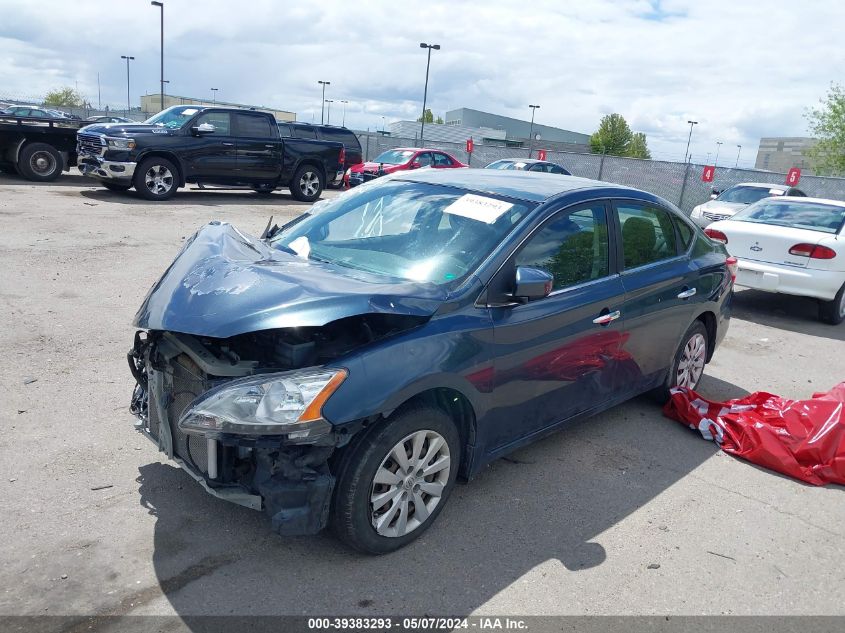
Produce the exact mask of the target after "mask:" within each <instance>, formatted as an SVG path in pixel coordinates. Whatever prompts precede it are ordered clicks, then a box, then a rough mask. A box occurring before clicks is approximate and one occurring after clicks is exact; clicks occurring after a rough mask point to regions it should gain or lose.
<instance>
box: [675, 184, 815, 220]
mask: <svg viewBox="0 0 845 633" xmlns="http://www.w3.org/2000/svg"><path fill="white" fill-rule="evenodd" d="M806 195H807V194H805V193H804V192H803V191H801V190H800V189H796V188H795V187H790V186H789V185H774V184H772V183H767V182H741V183H739V184H736V185H734V186H733V187H729V188H728V189H725V190H724V191H722V192H721V193H719V192H717V191H715V190H714V192H713V194H712V195H711V196H710V197H711V198H712V199H711V200H710V201H709V202H705V203H704V204H700V205H698V206H697V207H695V208H694V209H693V210H692V213H691V214H690V219H691V220H692V221H693V222H695V223H696V224H698V226H700V227H702V228H705V227H707V225H709V224H711V223H713V222H718V221H719V220H727V219H728V218H730V217H732V216H733V214H734V213H736V212H737V211H739V210H740V209H744V208H745V207H747V206H748V205H749V204H753V203H755V202H757V201H758V200H762V199H763V198H770V197H772V196H806Z"/></svg>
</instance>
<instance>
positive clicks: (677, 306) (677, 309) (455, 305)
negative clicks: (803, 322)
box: [135, 169, 731, 477]
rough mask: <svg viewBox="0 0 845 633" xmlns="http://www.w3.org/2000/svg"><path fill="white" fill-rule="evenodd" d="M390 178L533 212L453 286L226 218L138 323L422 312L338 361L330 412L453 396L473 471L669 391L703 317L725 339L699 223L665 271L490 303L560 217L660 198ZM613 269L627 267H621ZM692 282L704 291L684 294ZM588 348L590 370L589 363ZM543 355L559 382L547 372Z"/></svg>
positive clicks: (166, 281) (595, 188)
mask: <svg viewBox="0 0 845 633" xmlns="http://www.w3.org/2000/svg"><path fill="white" fill-rule="evenodd" d="M392 178H393V179H394V180H396V179H399V180H406V181H413V182H432V183H437V184H440V185H446V186H452V187H456V188H460V189H465V190H467V191H472V192H476V193H481V194H487V195H494V196H500V197H510V198H516V199H520V200H528V201H532V202H536V203H538V204H537V206H536V207H535V208H534V209H533V210H532V211H531V212H530V213H529V214H528V215H527V216H526V218H524V219H523V220H522V221H521V223H520V224H519V225H518V226H517V227H516V228H515V229H514V230H513V231H512V232H511V233H510V234H509V235H508V236H507V237H506V238H505V239H504V240H503V241H502V242H501V243H500V244H499V245H498V247H497V248H496V249H495V250H494V251H493V252H492V253H490V255H489V256H488V257H487V258H486V259H485V260H484V261H483V262H482V263H481V264H480V265H479V267H478V268H477V270H476V271H475V273H474V274H472V275H469V276H468V277H467V278H466V279H464V280H463V281H461V282H460V283H458V284H457V285H455V286H453V287H449V286H440V287H435V286H432V285H429V284H419V283H411V282H407V281H395V282H393V281H386V280H385V278H384V277H378V278H375V277H370V276H368V275H367V274H365V273H358V272H355V271H350V270H348V269H344V268H341V267H337V266H331V265H327V264H322V263H319V262H313V261H306V260H303V259H300V258H297V257H296V256H293V255H289V254H286V253H283V252H281V251H278V250H276V249H273V248H272V247H270V246H269V245H268V244H267V243H266V242H263V241H260V240H257V239H255V238H250V237H249V236H246V235H244V234H242V233H240V232H238V231H236V230H235V229H233V228H232V227H229V226H228V225H210V226H207V227H205V229H203V230H201V231H200V232H199V233H198V234H197V236H196V237H195V238H194V239H193V240H192V242H191V243H189V244H187V245H186V247H185V248H184V249H183V252H182V253H181V254H180V256H179V257H178V258H177V260H176V261H175V262H174V263H173V264H172V265H171V267H170V268H169V269H168V271H167V272H166V273H165V275H164V276H163V277H162V279H161V280H160V281H159V282H158V283H157V284H156V285H155V286H154V287H153V288H152V289H151V291H150V293H149V294H148V296H147V298H146V299H145V300H144V304H143V305H142V307H141V309H140V310H139V312H138V315H137V316H136V320H135V325H137V326H138V327H141V328H145V329H153V330H172V331H177V332H186V333H190V334H197V335H204V336H214V337H227V336H231V335H234V334H238V333H242V332H252V331H258V330H262V329H272V328H279V327H290V326H296V325H323V324H326V323H329V322H331V321H335V320H337V319H340V318H343V317H346V316H351V315H355V314H365V313H372V312H392V313H396V314H408V315H415V316H419V317H421V324H420V325H419V326H418V327H416V328H413V329H410V330H407V331H405V332H403V333H401V334H398V335H395V336H393V337H391V338H388V339H385V340H381V341H377V342H375V343H373V344H370V345H368V346H365V347H363V348H360V349H358V350H356V351H354V352H351V353H350V354H348V355H347V356H346V357H342V358H340V359H337V360H336V361H335V362H333V363H332V364H331V365H332V366H335V367H344V368H346V369H347V370H348V372H349V375H348V378H347V379H346V380H345V382H344V383H343V384H342V385H341V386H340V388H339V389H338V390H337V391H336V392H335V393H334V394H333V395H332V396H331V397H330V398H329V400H328V401H327V402H326V403H325V405H324V407H323V415H324V417H325V418H326V419H327V420H328V421H329V422H330V423H331V424H333V425H334V426H335V428H336V429H338V430H342V429H343V428H344V427H347V428H348V429H357V428H358V426H357V425H358V424H359V423H360V421H361V420H362V419H365V418H372V417H373V416H387V415H389V414H390V413H391V412H392V411H393V410H395V409H396V408H397V407H399V406H400V405H402V404H403V403H404V402H407V401H408V400H409V399H411V398H413V397H415V396H417V395H419V394H421V393H423V392H426V391H429V390H432V389H439V390H447V391H443V393H444V394H448V397H450V398H454V399H465V400H466V402H467V403H468V404H469V406H470V407H471V410H472V421H471V424H470V425H469V428H467V429H465V437H464V439H465V441H466V446H465V449H466V451H467V452H466V454H465V455H464V457H463V463H462V473H463V474H464V476H466V477H471V476H472V475H473V474H475V473H477V472H478V471H479V470H480V469H481V468H482V467H483V466H484V465H485V464H486V463H488V462H489V461H492V460H493V459H495V458H496V457H498V456H500V455H502V454H504V453H506V452H508V451H510V450H513V449H515V448H517V447H519V446H521V445H523V444H526V443H528V442H530V441H532V440H534V439H536V438H537V437H540V436H542V435H545V434H547V433H550V432H553V431H554V430H556V429H557V428H559V427H560V426H562V425H563V424H565V423H567V422H570V421H573V420H577V419H580V418H583V417H585V416H587V415H593V414H595V413H597V412H600V411H602V410H605V409H607V408H609V407H611V406H614V405H615V404H618V403H619V402H622V401H624V400H627V399H628V398H630V397H632V396H634V395H637V394H639V393H642V392H644V391H647V390H648V389H651V388H653V387H655V386H658V385H659V384H662V382H663V381H664V379H665V377H666V373H667V371H668V368H669V366H670V365H671V362H672V358H673V356H674V354H675V351H676V350H677V347H678V345H679V342H680V339H681V337H682V335H683V333H684V332H685V331H686V329H687V328H688V327H689V326H690V325H691V324H692V322H693V321H694V320H695V319H696V318H699V317H700V316H701V315H703V314H705V313H710V314H712V315H713V322H714V323H715V326H716V331H715V334H716V339H715V340H716V342H718V341H720V340H721V339H722V337H723V336H724V333H725V331H726V329H727V324H728V320H729V318H730V296H731V283H730V279H729V278H728V275H727V268H726V265H725V254H724V251H723V249H722V250H721V251H720V249H719V247H718V246H716V245H713V244H712V243H710V242H709V241H706V242H701V243H702V244H706V245H708V244H709V246H708V248H707V249H705V251H706V252H705V251H702V252H700V253H697V254H695V255H693V251H694V248H693V247H694V246H695V245H696V244H699V242H700V241H701V240H707V238H705V237H704V236H703V235H702V234H701V232H700V231H699V230H697V229H696V232H695V233H694V238H693V240H692V243H693V244H692V246H691V247H690V249H689V250H688V251H687V253H686V254H684V255H680V256H678V257H676V258H673V259H671V260H667V261H665V262H659V263H658V264H657V265H653V266H649V267H643V268H642V269H639V270H634V271H622V270H614V269H613V268H612V269H611V271H610V273H611V275H610V277H608V278H605V279H602V280H599V281H598V282H593V283H590V284H586V285H584V286H583V287H578V288H574V289H569V290H565V291H563V292H561V293H560V294H558V295H555V296H553V297H548V298H546V299H542V300H539V301H536V302H530V303H528V304H524V305H510V306H488V305H487V303H486V292H487V288H488V286H489V284H490V283H491V280H493V279H494V276H495V275H496V274H497V272H498V271H499V270H500V269H501V268H502V266H503V265H504V264H505V262H506V261H507V260H508V259H509V257H510V255H511V253H512V252H513V251H514V249H515V248H517V246H518V245H519V244H520V243H521V242H522V241H523V240H524V239H526V238H527V237H528V235H529V234H530V233H531V232H532V231H533V230H534V229H535V228H536V227H537V226H539V225H540V224H541V223H542V222H543V221H544V220H545V219H547V218H548V217H549V216H550V215H551V214H552V213H555V212H557V211H559V210H562V209H565V208H568V207H570V206H572V205H576V204H579V203H583V202H588V201H597V200H599V201H605V200H612V199H618V198H624V199H628V200H635V201H643V202H652V203H656V204H658V205H660V206H661V207H663V208H667V209H673V206H672V205H671V204H669V203H667V202H666V201H664V200H661V199H660V198H658V197H657V196H654V195H652V194H649V193H646V192H642V191H638V190H634V189H630V188H627V187H620V186H617V185H612V184H608V183H599V182H596V181H590V180H585V179H581V178H574V177H566V176H560V175H544V174H524V173H521V172H497V171H494V170H469V169H468V170H419V171H416V172H412V173H408V174H406V175H401V176H398V177H397V176H393V177H392ZM675 212H676V213H680V212H679V211H677V209H675ZM617 229H618V227H617ZM699 245H700V244H699ZM612 262H613V266H616V267H618V258H616V257H614V258H612ZM691 284H694V285H695V286H696V288H697V289H698V292H697V294H696V295H695V296H694V297H693V298H691V299H689V300H686V301H682V300H679V299H677V294H678V293H679V292H680V291H681V290H682V289H683V288H684V287H689V286H690V285H691ZM616 309H619V310H620V311H621V312H622V315H623V316H622V318H621V319H620V320H618V321H616V322H614V323H612V324H611V325H609V326H598V325H595V324H593V322H592V319H593V318H595V317H596V316H598V315H599V314H600V313H602V312H603V311H606V310H616ZM426 319H427V320H426ZM597 335H600V336H599V338H598V339H596V338H594V337H596V336H597ZM593 343H595V344H593ZM584 349H587V350H590V351H589V353H588V354H587V356H589V357H590V362H589V363H587V364H586V365H584V366H583V367H582V366H579V362H581V361H580V360H578V359H583V358H584V356H585V355H584V354H583V353H581V352H582V351H583V350H584ZM711 352H712V350H711ZM547 359H551V361H554V362H553V363H551V366H552V367H554V368H555V371H558V370H559V371H560V374H558V375H548V373H547V372H548V370H547V369H544V362H545V361H546V360H547ZM551 361H550V362H551ZM590 363H592V364H590ZM544 372H546V373H544ZM561 376H565V377H566V380H563V379H561V378H560V377H561Z"/></svg>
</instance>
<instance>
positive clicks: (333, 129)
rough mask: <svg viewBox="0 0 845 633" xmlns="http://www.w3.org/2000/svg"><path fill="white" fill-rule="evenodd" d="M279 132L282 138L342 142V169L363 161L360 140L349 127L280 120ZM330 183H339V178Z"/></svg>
mask: <svg viewBox="0 0 845 633" xmlns="http://www.w3.org/2000/svg"><path fill="white" fill-rule="evenodd" d="M279 134H280V135H281V137H282V138H285V137H293V138H307V139H319V140H322V141H336V142H338V143H343V147H344V148H346V162H345V164H344V165H343V171H346V170H347V169H349V168H350V167H352V165H357V164H358V163H361V162H363V161H364V152H363V151H362V150H361V142H360V141H359V140H358V137H357V136H355V132H353V131H352V130H350V129H349V128H345V127H341V126H339V125H314V124H313V123H300V122H298V121H297V122H282V121H280V122H279ZM330 184H332V185H340V179H338V180H337V181H336V182H333V183H330Z"/></svg>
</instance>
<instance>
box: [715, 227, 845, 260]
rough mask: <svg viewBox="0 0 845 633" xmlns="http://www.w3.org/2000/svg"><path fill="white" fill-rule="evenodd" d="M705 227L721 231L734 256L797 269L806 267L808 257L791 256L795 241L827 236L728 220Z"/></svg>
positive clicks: (819, 240)
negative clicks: (726, 238) (790, 251)
mask: <svg viewBox="0 0 845 633" xmlns="http://www.w3.org/2000/svg"><path fill="white" fill-rule="evenodd" d="M708 228H711V229H716V230H719V231H722V232H723V233H724V234H725V235H726V236H727V237H728V244H727V248H728V252H729V253H730V254H731V255H733V256H734V257H739V258H740V259H745V260H748V261H755V262H765V263H768V264H786V265H787V266H796V267H801V268H807V264H808V263H809V261H810V258H809V257H803V256H800V255H791V254H790V253H789V249H790V248H792V247H793V246H795V245H796V244H818V243H819V242H821V241H822V240H823V239H824V238H826V237H830V234H829V233H823V232H821V231H811V230H808V229H797V228H792V227H786V226H777V225H773V224H758V223H755V222H737V221H730V220H729V221H725V222H717V223H715V224H711V225H710V227H708Z"/></svg>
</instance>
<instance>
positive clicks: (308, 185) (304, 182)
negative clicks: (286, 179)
mask: <svg viewBox="0 0 845 633" xmlns="http://www.w3.org/2000/svg"><path fill="white" fill-rule="evenodd" d="M290 193H291V195H292V196H293V197H294V198H296V199H297V200H299V201H300V202H314V201H315V200H316V199H317V198H319V197H320V194H321V193H323V175H322V174H321V173H320V171H319V170H318V169H317V168H316V167H314V165H303V166H302V167H300V168H299V169H297V170H296V173H295V174H294V175H293V180H292V181H291V183H290Z"/></svg>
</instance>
